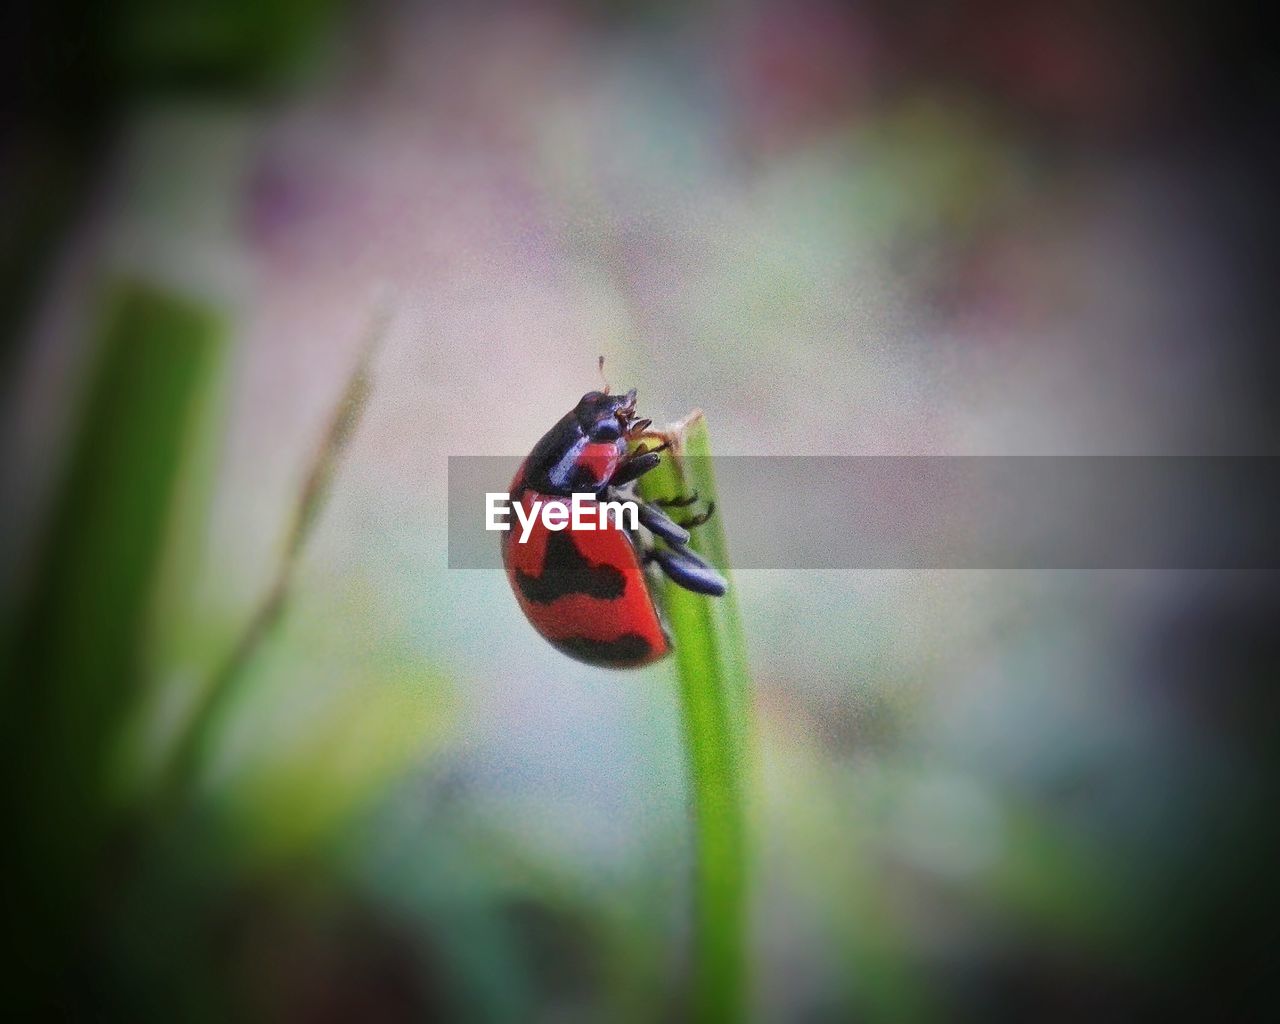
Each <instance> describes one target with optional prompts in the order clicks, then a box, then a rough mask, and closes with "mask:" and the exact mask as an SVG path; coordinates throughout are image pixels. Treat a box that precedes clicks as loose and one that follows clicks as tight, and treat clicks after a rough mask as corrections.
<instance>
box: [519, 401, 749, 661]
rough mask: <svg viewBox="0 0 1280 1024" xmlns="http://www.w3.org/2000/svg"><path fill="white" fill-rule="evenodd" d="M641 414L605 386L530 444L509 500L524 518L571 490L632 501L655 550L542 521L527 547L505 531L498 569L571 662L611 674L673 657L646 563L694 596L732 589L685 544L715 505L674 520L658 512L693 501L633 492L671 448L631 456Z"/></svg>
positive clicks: (625, 534) (625, 537)
mask: <svg viewBox="0 0 1280 1024" xmlns="http://www.w3.org/2000/svg"><path fill="white" fill-rule="evenodd" d="M635 408H636V393H635V391H634V390H632V391H629V392H627V394H625V395H610V394H609V391H608V388H607V387H606V388H605V390H604V391H590V392H588V393H587V394H585V395H583V396H582V400H581V401H580V402H578V404H577V405H576V406H575V407H574V409H573V411H571V412H569V413H568V414H567V415H565V416H564V418H563V419H561V420H560V422H558V423H557V424H556V425H555V426H554V427H552V428H551V429H550V430H548V431H547V433H546V434H544V435H543V437H542V440H540V441H539V442H538V443H537V444H536V445H534V446H533V451H531V452H530V453H529V456H528V458H526V459H525V460H524V462H523V463H522V464H521V466H520V469H519V470H518V471H517V472H516V475H515V479H513V480H512V481H511V501H512V503H513V504H514V503H516V502H519V503H521V504H523V505H524V506H525V509H526V511H532V506H533V504H534V503H535V502H539V501H540V502H543V503H552V504H556V503H559V504H563V505H565V506H566V508H567V507H568V505H569V502H570V499H571V497H572V495H573V494H574V493H579V494H582V493H589V494H591V495H593V496H594V498H595V499H597V500H609V501H620V500H629V501H635V502H636V506H637V518H638V520H639V522H640V525H641V526H643V527H644V529H645V530H647V531H648V534H649V535H651V537H652V538H653V540H654V541H655V543H651V544H646V543H645V541H644V540H642V538H641V537H640V536H636V535H633V534H632V533H631V532H630V531H628V530H625V529H623V528H622V527H621V526H619V525H617V524H616V523H614V524H611V525H609V526H607V527H606V526H605V524H604V523H601V528H599V529H596V530H591V531H583V530H573V529H571V528H570V529H564V530H561V531H555V530H550V529H547V528H546V527H545V526H544V525H543V523H542V520H541V517H539V518H538V519H537V520H536V521H535V522H534V525H533V527H532V531H531V532H530V534H529V536H528V538H527V539H526V540H525V542H524V543H520V541H519V538H518V536H517V535H516V534H515V531H513V530H512V531H507V532H504V533H503V534H502V563H503V565H505V566H506V569H507V577H508V579H509V580H510V581H511V589H512V590H513V591H515V595H516V598H517V600H518V601H519V602H520V608H521V610H522V611H523V612H524V614H525V616H526V617H527V618H528V619H529V621H530V622H531V623H532V624H533V627H534V629H536V630H537V631H538V632H539V633H541V634H542V635H543V636H544V637H545V638H546V639H547V640H549V641H550V642H551V644H552V645H554V646H555V647H556V648H557V649H558V650H560V651H562V652H564V653H565V654H567V655H569V656H570V657H571V658H576V659H577V660H579V661H585V662H586V663H587V664H590V665H601V666H607V667H609V668H634V667H638V666H640V665H647V664H649V663H650V662H653V661H657V660H658V659H659V658H661V657H663V656H665V655H666V654H668V653H669V652H670V650H671V640H670V638H669V637H668V635H667V632H666V629H665V627H664V626H663V622H662V617H661V615H660V614H659V612H658V609H657V607H656V605H655V604H654V598H653V594H652V593H651V591H650V589H649V580H648V578H647V576H646V566H647V565H651V564H652V565H656V566H657V567H658V568H659V569H660V570H661V571H662V572H664V573H665V574H666V575H667V576H668V577H670V578H671V579H672V580H673V581H674V582H675V583H677V584H679V585H680V586H682V587H684V588H685V589H686V590H691V591H694V592H695V593H699V594H708V595H712V596H715V597H719V596H721V595H723V594H724V592H725V590H726V589H727V584H726V583H725V581H724V579H723V578H722V577H721V576H720V574H719V573H717V572H716V570H715V569H713V568H712V567H711V566H710V565H708V564H707V563H706V562H705V561H703V559H701V558H699V557H698V556H697V555H696V554H694V553H693V552H692V551H690V550H689V549H688V548H687V547H686V545H687V544H688V543H689V530H688V528H690V527H696V526H700V525H701V524H702V523H705V522H706V521H707V519H708V518H710V516H711V513H712V512H713V511H714V505H709V506H708V507H707V509H706V511H705V512H703V513H701V514H699V515H696V516H693V517H692V518H690V519H687V520H685V521H683V522H680V523H677V522H675V521H674V520H673V519H671V518H670V517H668V516H667V515H666V514H665V513H664V512H663V511H662V510H661V509H660V508H659V507H657V506H659V505H662V506H667V507H687V506H688V505H690V504H692V503H693V502H694V501H696V500H697V495H696V494H695V495H691V496H690V497H688V498H672V499H670V500H667V501H659V502H653V503H647V502H642V501H639V500H638V499H637V498H636V497H635V495H634V494H633V493H632V491H633V490H634V488H633V487H632V486H631V485H632V484H633V483H634V481H636V480H637V479H639V478H640V477H641V476H643V475H644V474H645V473H647V472H649V470H651V469H653V468H654V467H656V466H657V465H658V463H659V461H660V460H661V458H662V455H661V452H662V451H663V449H665V448H666V447H667V442H665V441H664V442H663V443H661V444H659V445H657V446H656V447H653V448H649V447H646V446H645V445H643V444H642V445H641V446H640V447H638V448H636V450H634V451H631V452H628V447H629V442H631V441H633V440H637V439H640V438H642V437H644V436H651V435H646V431H647V430H648V427H649V425H650V421H649V420H645V419H639V418H637V417H636V415H635ZM657 541H660V542H661V544H658V543H656V542H657Z"/></svg>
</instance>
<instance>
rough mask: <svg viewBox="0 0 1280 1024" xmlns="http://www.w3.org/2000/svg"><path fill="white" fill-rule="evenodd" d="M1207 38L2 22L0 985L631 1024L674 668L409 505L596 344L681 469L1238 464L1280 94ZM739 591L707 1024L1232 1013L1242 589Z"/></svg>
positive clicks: (1264, 709) (1264, 843)
mask: <svg viewBox="0 0 1280 1024" xmlns="http://www.w3.org/2000/svg"><path fill="white" fill-rule="evenodd" d="M1217 6H1218V8H1219V9H1217V10H1214V11H1210V12H1204V13H1198V12H1195V11H1193V10H1191V9H1187V8H1183V7H1177V8H1174V7H1171V6H1168V5H1154V4H1153V5H1151V6H1150V7H1142V6H1122V5H1117V4H1103V3H1096V4H1095V3H1069V4H1061V3H1050V2H1040V0H1032V2H1026V3H1006V2H1000V0H988V2H977V3H969V4H963V5H958V4H957V5H952V4H944V3H934V2H920V3H907V4H895V3H887V2H884V3H881V2H871V3H863V4H850V5H844V4H835V3H829V2H817V0H799V2H788V3H782V2H764V0H761V2H741V3H731V2H721V3H706V4H692V5H683V4H674V3H663V2H653V3H640V4H624V3H598V4H596V3H573V2H564V3H526V4H519V5H512V6H499V5H497V4H489V3H481V4H468V5H452V6H450V5H427V4H416V3H407V2H405V3H392V2H377V3H371V4H359V5H350V6H348V5H343V4H340V3H337V2H322V0H320V2H297V0H263V2H259V3H253V4H250V3H238V2H222V3H219V2H214V0H206V2H194V3H190V2H189V3H157V2H149V0H134V2H129V3H119V4H115V5H111V6H109V7H108V6H105V5H97V4H80V3H73V2H64V3H54V4H45V5H29V7H28V9H26V10H25V11H23V12H20V13H15V14H13V15H11V16H7V18H11V20H9V21H8V22H7V31H6V33H5V39H4V43H3V46H4V59H3V61H0V67H2V69H3V72H2V73H3V76H4V83H5V85H4V90H3V92H4V94H5V96H6V97H7V100H6V105H7V107H8V109H9V111H10V114H11V115H12V116H11V117H9V118H6V120H7V122H8V127H7V128H6V130H5V141H4V149H3V153H4V161H3V170H2V173H3V182H4V185H3V190H2V192H0V204H2V208H3V221H4V223H3V231H4V234H3V254H2V255H3V260H4V264H3V265H4V268H5V274H4V281H3V293H2V294H0V299H2V300H3V303H2V306H0V316H2V317H3V322H4V325H5V337H6V341H7V344H6V347H5V350H4V352H3V359H4V386H5V391H4V395H3V417H4V433H3V439H4V451H3V456H4V462H3V489H4V494H5V499H4V503H3V507H4V520H3V528H2V530H0V533H2V538H0V539H2V548H0V556H2V565H3V582H4V587H3V607H4V618H3V621H4V634H3V652H2V653H3V655H4V663H5V665H6V669H5V678H4V692H3V705H2V706H0V718H2V722H0V738H2V739H3V745H4V749H5V760H6V765H5V784H4V786H3V791H4V793H5V799H6V808H5V816H6V822H5V824H6V827H5V832H6V833H7V835H8V839H6V841H5V844H4V845H5V846H6V848H7V849H6V856H5V859H6V860H10V861H11V866H10V867H9V868H7V869H6V889H7V890H9V892H10V897H9V898H8V900H7V902H8V903H9V910H8V911H7V912H6V915H5V916H6V925H7V930H10V931H11V933H12V934H11V936H10V938H11V939H13V940H14V941H13V942H11V943H9V944H8V946H9V949H10V950H11V951H12V950H15V949H16V950H19V952H11V953H7V954H6V957H5V959H6V962H5V964H4V967H3V970H4V972H5V973H6V974H8V975H10V982H9V983H7V984H6V992H7V993H8V994H7V996H6V999H7V1000H9V1001H11V1003H12V1005H13V1006H14V1007H15V1008H17V1009H18V1010H19V1011H22V1012H32V1013H36V1012H39V1013H45V1014H47V1013H54V1014H56V1015H59V1016H63V1017H68V1016H69V1017H76V1018H79V1017H85V1018H88V1019H115V1018H123V1019H130V1020H138V1019H148V1018H152V1017H155V1018H159V1019H165V1020H173V1019H206V1018H207V1019H228V1018H229V1017H234V1018H241V1019H244V1018H247V1019H265V1020H290V1021H292V1020H297V1021H313V1020H355V1019H361V1020H365V1019H380V1020H421V1019H433V1018H436V1017H440V1016H447V1017H451V1018H453V1019H477V1020H496V1021H506V1020H513V1021H514V1020H520V1021H526V1020H594V1019H636V1020H650V1019H669V1018H672V1017H676V1018H678V1017H680V1016H683V1015H684V1014H685V1013H686V1011H687V1009H688V1005H689V1004H688V991H689V981H690V970H691V965H690V955H689V951H690V930H691V916H690V909H689V903H690V893H689V881H688V877H689V871H690V857H691V847H690V842H691V840H690V836H689V825H688V818H687V806H686V803H687V801H686V781H685V764H684V760H683V758H684V755H683V752H682V750H681V745H680V730H679V718H678V707H677V698H676V690H675V686H674V682H673V679H672V676H671V675H670V669H669V668H667V667H661V666H660V667H658V668H655V669H653V670H646V671H644V672H640V673H629V674H618V673H609V672H604V671H598V670H593V669H590V668H588V667H585V666H581V665H578V664H576V663H573V662H570V661H568V660H566V659H564V658H562V657H560V656H559V655H557V654H556V653H555V652H554V651H553V650H551V649H550V648H549V647H548V646H547V645H545V644H544V643H542V642H541V641H540V640H539V639H538V638H537V637H536V636H535V635H534V634H533V632H532V630H531V629H530V628H529V626H528V625H527V624H526V623H525V622H524V620H523V619H522V618H521V617H520V614H519V612H518V610H517V608H516V605H515V602H514V600H513V599H512V597H511V595H510V593H509V591H508V588H507V584H506V581H505V579H504V578H503V577H502V576H501V574H499V573H494V572H486V571H449V570H447V569H446V567H445V550H446V537H445V487H446V472H445V470H446V459H447V457H448V456H449V455H451V454H452V455H486V454H488V455H516V454H520V453H521V452H524V451H526V450H527V449H528V448H529V447H530V446H531V445H532V443H533V442H534V441H535V440H536V439H537V438H538V436H540V434H541V433H542V432H543V431H544V430H545V429H546V428H547V427H548V426H549V425H550V424H551V423H552V422H553V421H554V420H555V419H556V418H558V417H559V416H560V415H562V414H563V413H564V412H565V411H566V410H567V409H568V408H569V407H570V406H571V405H572V404H573V403H574V402H575V401H576V399H577V398H578V396H579V395H580V394H581V393H582V392H583V391H586V390H589V389H591V388H593V387H595V386H596V383H597V379H596V377H595V358H596V355H597V354H598V353H604V354H605V355H606V356H607V358H608V370H609V375H610V377H611V378H612V380H613V382H614V383H615V385H616V386H620V387H636V388H638V389H639V392H640V395H641V401H642V406H643V411H644V413H645V415H649V416H653V417H654V418H656V419H658V420H660V421H661V420H668V419H674V418H676V417H678V416H679V415H681V414H683V413H684V412H685V411H687V410H688V409H689V408H691V407H693V406H701V407H702V408H703V409H705V410H706V412H707V415H708V419H709V423H710V425H711V431H712V436H713V439H714V443H715V447H716V450H717V451H718V452H720V453H722V454H777V455H791V454H859V455H865V454H912V453H928V454H1041V455H1043V454H1117V455H1124V454H1230V453H1248V454H1271V453H1272V451H1273V443H1272V441H1271V440H1270V437H1271V428H1272V426H1273V424H1274V420H1275V405H1274V394H1275V380H1276V370H1277V360H1276V356H1275V346H1274V342H1273V333H1272V327H1273V325H1272V320H1271V317H1270V315H1269V311H1270V305H1271V302H1272V295H1271V293H1272V291H1273V290H1274V285H1273V283H1272V280H1271V273H1272V272H1271V269H1270V268H1271V260H1270V256H1271V251H1270V250H1271V248H1272V247H1273V244H1274V243H1273V238H1274V237H1275V235H1274V232H1273V228H1274V222H1275V217H1274V216H1273V212H1272V202H1271V195H1270V193H1271V192H1272V191H1273V190H1274V182H1275V180H1276V174H1275V171H1276V169H1277V168H1276V161H1275V159H1274V156H1275V153H1274V141H1273V139H1274V131H1273V125H1272V123H1271V121H1270V117H1269V115H1270V113H1271V104H1272V101H1273V99H1274V95H1275V72H1274V61H1273V60H1271V59H1270V55H1269V54H1268V53H1267V52H1266V46H1265V42H1264V39H1263V37H1262V35H1261V34H1260V33H1259V32H1257V31H1256V27H1255V26H1252V25H1249V24H1246V23H1244V22H1243V21H1241V20H1239V19H1238V16H1236V15H1233V14H1232V13H1231V12H1230V11H1229V10H1228V9H1227V8H1226V5H1217ZM379 325H381V326H380V327H379ZM375 335H376V336H377V338H378V339H379V340H378V342H377V344H375V345H374V346H373V347H372V348H368V347H367V346H368V344H369V339H370V338H371V337H373V336H375ZM366 357H367V362H368V367H367V379H366V377H364V376H361V375H360V374H359V373H358V367H359V366H360V365H361V364H362V360H363V359H366ZM353 374H356V375H357V377H356V386H355V392H358V394H357V393H354V392H353V391H352V379H353ZM335 410H345V413H346V420H345V421H344V422H345V424H346V427H349V428H350V429H349V430H346V431H345V433H344V428H343V426H342V425H341V424H340V425H339V427H338V429H337V431H336V434H335V432H334V428H333V426H332V424H333V419H334V416H335ZM326 437H328V438H329V439H330V443H328V444H326V441H325V438H326ZM335 437H336V438H337V440H336V441H335V440H334V438H335ZM318 452H319V453H320V454H319V456H317V453H318ZM317 459H318V461H317ZM722 514H723V516H724V523H725V528H726V530H727V531H728V539H729V544H730V548H731V549H732V544H733V524H734V521H735V519H742V518H745V517H750V516H751V515H752V510H751V509H749V508H730V509H724V510H722ZM777 526H778V529H785V528H786V524H785V523H779V524H777ZM286 569H287V570H288V573H287V574H288V575H289V578H290V585H289V586H288V587H287V589H283V590H281V589H278V588H277V584H278V582H279V579H280V577H281V574H282V572H284V571H285V570H286ZM735 584H736V587H737V591H738V596H739V603H740V606H741V610H742V614H743V618H744V621H745V626H746V629H747V633H748V637H749V656H750V664H751V669H752V673H753V677H754V681H755V712H756V730H757V748H758V751H757V760H758V770H757V775H756V786H755V789H754V790H753V795H752V801H751V820H752V840H753V876H752V877H753V883H752V885H753V906H754V912H753V918H752V929H751V934H750V936H749V937H748V947H749V954H750V978H751V997H750V999H751V1006H752V1008H753V1014H754V1015H755V1016H756V1017H757V1018H759V1019H762V1020H788V1021H789V1020H805V1021H808V1020H830V1019H859V1020H887V1021H896V1020H906V1019H918V1020H951V1019H969V1018H973V1019H991V1018H993V1017H995V1018H1003V1017H1012V1018H1018V1019H1036V1020H1052V1019H1061V1020H1069V1019H1070V1020H1074V1019H1079V1018H1080V1017H1082V1016H1085V1015H1088V1016H1103V1017H1106V1018H1108V1019H1146V1018H1151V1017H1160V1018H1162V1019H1170V1018H1172V1017H1179V1016H1182V1015H1189V1014H1196V1015H1200V1016H1207V1017H1209V1018H1210V1019H1259V1017H1261V1016H1263V1015H1264V1009H1265V1008H1266V1007H1268V1006H1271V1007H1272V1009H1274V1005H1273V1004H1274V1003H1275V1001H1276V1000H1275V995H1274V988H1275V986H1274V982H1273V981H1272V980H1271V979H1270V978H1269V977H1268V966H1269V961H1270V958H1271V957H1272V956H1273V950H1274V940H1275V925H1274V915H1273V914H1272V913H1271V911H1272V910H1274V903H1273V902H1272V897H1273V896H1274V893H1273V892H1272V889H1271V886H1270V881H1271V876H1272V875H1273V874H1274V866H1275V863H1276V860H1275V853H1276V847H1275V842H1274V840H1275V831H1276V829H1275V824H1274V818H1275V800H1274V797H1275V794H1274V790H1273V788H1272V770H1273V769H1274V767H1275V764H1274V762H1275V759H1276V752H1277V750H1278V749H1280V747H1277V740H1278V739H1280V729H1278V727H1277V726H1278V722H1277V701H1276V697H1275V694H1274V687H1275V685H1276V682H1277V667H1278V665H1280V660H1278V659H1277V656H1276V655H1277V652H1276V646H1275V636H1274V633H1275V618H1274V614H1273V611H1274V608H1275V602H1274V600H1273V598H1274V584H1275V581H1274V579H1273V576H1272V575H1271V574H1269V573H1262V572H1258V573H1234V574H1225V573H1206V572H1194V573H1193V572H1172V571H1165V572H1148V573H1138V572H1124V573H1121V572H1087V573H1069V572H989V573H986V572H864V573H852V572H845V573H841V572H785V571H769V572H762V571H756V572H741V573H739V574H738V575H737V577H736V580H735ZM273 595H275V598H276V599H273ZM211 692H216V693H217V694H218V697H217V699H216V700H212V701H211V700H210V699H209V695H210V693H211ZM193 722H199V723H200V724H199V727H198V729H196V730H195V734H193V728H194V727H193V725H192V723H193ZM1255 1015H1256V1016H1255Z"/></svg>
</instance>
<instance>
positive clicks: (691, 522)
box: [680, 501, 716, 530]
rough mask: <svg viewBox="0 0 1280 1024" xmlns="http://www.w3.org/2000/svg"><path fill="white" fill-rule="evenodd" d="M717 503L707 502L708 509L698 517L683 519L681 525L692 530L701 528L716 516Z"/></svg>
mask: <svg viewBox="0 0 1280 1024" xmlns="http://www.w3.org/2000/svg"><path fill="white" fill-rule="evenodd" d="M715 511H716V503H715V502H714V501H709V502H707V507H706V509H704V510H703V511H701V512H699V513H698V514H697V515H696V516H690V517H689V518H688V519H681V520H680V525H681V526H683V527H685V528H687V529H690V530H692V529H693V528H694V527H695V526H701V525H702V524H703V523H705V522H706V521H707V520H708V519H710V518H711V517H712V516H713V515H715Z"/></svg>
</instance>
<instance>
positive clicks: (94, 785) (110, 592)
mask: <svg viewBox="0 0 1280 1024" xmlns="http://www.w3.org/2000/svg"><path fill="white" fill-rule="evenodd" d="M226 333H227V332H226V326H225V324H224V322H223V320H222V318H221V317H220V316H219V315H218V314H217V313H215V312H214V311H213V310H210V309H208V308H206V307H205V306H203V305H200V304H198V303H195V302H191V301H189V300H187V299H184V298H181V297H179V296H176V295H173V294H171V293H169V292H166V291H162V290H160V289H157V288H154V287H150V286H147V285H144V284H140V283H136V282H129V283H122V284H119V285H117V286H116V287H114V288H113V289H112V290H111V291H110V293H109V295H108V302H107V305H106V312H105V314H104V318H103V322H102V327H101V340H100V343H99V348H100V352H99V355H98V363H97V367H96V370H95V372H94V373H93V374H92V376H91V380H90V385H89V388H88V392H87V395H86V399H85V406H84V413H83V415H82V416H81V417H80V423H79V428H78V432H77V434H76V438H75V441H74V444H73V447H72V450H71V453H70V459H69V464H68V469H67V471H66V475H65V479H64V482H63V485H62V488H61V492H60V495H59V497H58V499H57V502H56V505H55V507H54V509H53V513H52V517H51V525H50V528H49V530H48V533H47V535H46V537H45V538H44V543H45V545H46V546H45V552H44V556H43V559H42V561H41V564H40V572H39V573H38V574H37V576H36V577H35V584H34V590H33V593H32V594H31V597H30V600H29V602H28V604H27V606H26V608H25V610H24V612H23V613H22V615H21V618H20V620H19V622H20V625H19V629H18V631H17V632H16V633H15V635H14V637H13V640H12V645H11V646H12V651H11V652H9V654H10V657H9V658H8V661H9V668H10V671H9V672H8V673H7V678H6V679H5V680H4V687H3V696H2V697H0V700H2V701H3V707H2V711H0V721H2V722H3V726H0V728H2V729H3V739H4V746H5V749H6V750H7V752H8V755H9V757H10V759H11V765H10V768H9V770H8V771H7V772H6V796H7V797H8V799H9V804H10V811H11V813H13V814H15V815H16V820H18V821H21V822H22V823H23V826H22V828H21V829H19V830H18V832H19V835H18V837H17V840H16V842H15V844H14V846H15V853H16V856H17V859H18V863H19V865H20V871H21V872H22V874H21V875H20V877H19V878H18V879H17V883H18V889H19V890H20V891H21V892H22V893H23V894H24V897H25V898H27V899H30V900H32V901H34V902H33V907H34V908H35V909H36V911H37V912H38V919H39V921H40V922H41V924H42V926H43V927H45V928H47V929H49V932H50V933H53V932H54V931H55V930H56V929H57V927H58V926H59V923H60V916H61V915H62V914H64V913H66V912H68V911H70V910H71V909H73V908H74V907H75V905H76V901H77V899H78V898H79V897H80V895H81V893H82V890H83V889H84V887H85V886H86V885H88V884H91V880H92V872H88V871H86V870H84V865H85V860H86V858H88V857H91V856H93V854H94V851H95V844H96V843H97V842H98V841H99V839H100V837H101V835H102V833H103V830H104V828H105V827H106V825H107V817H108V805H109V803H110V798H109V789H110V783H111V779H112V778H113V772H112V763H113V760H114V757H115V755H116V753H117V746H118V744H119V741H120V737H121V733H122V731H123V730H124V728H125V726H126V724H127V722H128V721H129V720H130V717H131V715H132V714H133V711H134V708H135V705H136V703H137V702H138V700H139V698H140V696H141V694H142V693H143V690H144V687H143V681H142V676H143V673H142V672H141V671H140V662H141V660H142V651H143V647H144V635H145V633H146V632H147V627H148V623H149V613H150V610H151V602H152V598H153V588H154V584H155V580H156V576H157V572H158V569H159V565H160V563H161V557H162V551H163V548H164V544H165V540H166V536H167V533H168V524H169V520H170V517H171V512H172V507H173V504H174V500H175V495H176V493H177V491H178V486H179V480H180V478H181V476H182V466H183V463H184V460H185V459H186V457H187V451H188V442H189V440H190V438H191V436H192V433H193V429H194V427H195V421H196V420H197V418H198V413H199V411H200V409H201V408H202V401H201V398H202V395H203V393H204V392H205V391H206V390H207V389H208V388H210V387H212V386H214V384H215V383H216V381H217V379H218V376H217V374H216V373H215V370H216V367H217V366H218V356H219V353H220V352H221V351H222V349H223V346H224V343H225V338H226ZM18 916H19V918H21V914H19V915H18ZM28 942H29V943H31V944H32V946H33V947H34V944H35V943H34V937H31V936H29V937H28ZM34 955H37V956H38V955H39V954H34Z"/></svg>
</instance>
